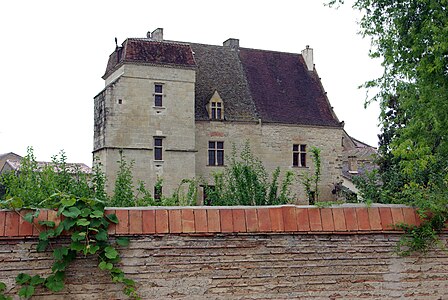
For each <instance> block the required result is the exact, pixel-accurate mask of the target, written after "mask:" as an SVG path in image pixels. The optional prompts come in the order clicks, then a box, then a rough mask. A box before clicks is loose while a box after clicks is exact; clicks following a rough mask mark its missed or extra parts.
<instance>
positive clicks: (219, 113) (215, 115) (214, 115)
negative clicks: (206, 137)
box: [207, 91, 224, 121]
mask: <svg viewBox="0 0 448 300" xmlns="http://www.w3.org/2000/svg"><path fill="white" fill-rule="evenodd" d="M207 111H208V116H209V118H210V120H213V121H217V120H224V102H223V101H222V99H221V97H220V96H219V94H218V91H215V93H214V94H213V96H212V97H211V98H210V101H209V102H208V105H207Z"/></svg>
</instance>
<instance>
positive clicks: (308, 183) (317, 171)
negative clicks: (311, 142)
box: [300, 147, 322, 205]
mask: <svg viewBox="0 0 448 300" xmlns="http://www.w3.org/2000/svg"><path fill="white" fill-rule="evenodd" d="M320 152H321V150H320V149H319V148H317V147H311V159H312V160H313V165H314V173H313V174H310V173H308V172H302V174H301V177H300V182H301V183H302V186H303V188H304V189H305V193H306V195H307V197H308V201H309V203H310V205H314V204H315V203H316V202H318V201H319V182H320V180H321V164H322V159H321V157H320Z"/></svg>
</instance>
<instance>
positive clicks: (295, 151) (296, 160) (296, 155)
mask: <svg viewBox="0 0 448 300" xmlns="http://www.w3.org/2000/svg"><path fill="white" fill-rule="evenodd" d="M292 166H293V167H298V168H306V144H293V145H292Z"/></svg>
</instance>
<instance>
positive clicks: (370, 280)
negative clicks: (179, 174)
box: [0, 205, 448, 299]
mask: <svg viewBox="0 0 448 300" xmlns="http://www.w3.org/2000/svg"><path fill="white" fill-rule="evenodd" d="M21 213H22V214H23V213H24V212H21ZM107 213H116V214H117V216H118V218H119V220H120V223H119V224H118V225H117V226H115V227H113V228H111V230H110V233H111V237H112V239H114V238H115V237H116V236H119V235H127V236H129V237H130V239H131V243H130V245H129V247H125V248H123V249H120V253H121V256H122V262H121V267H122V268H123V270H124V271H125V272H126V274H127V275H128V276H129V277H130V278H132V279H134V280H135V281H136V282H137V285H138V291H139V293H140V294H141V296H142V298H143V299H361V298H362V299H446V295H448V255H447V253H446V252H444V251H443V250H437V249H436V250H432V251H430V252H429V253H427V254H426V255H413V256H410V257H399V256H397V255H396V254H395V252H394V251H395V247H396V245H397V242H398V240H399V239H400V238H401V236H402V234H403V233H402V232H401V231H400V230H398V229H397V228H396V227H394V226H393V225H394V224H398V223H400V222H405V223H408V224H418V223H419V219H418V217H417V215H416V212H415V210H414V209H413V208H409V207H404V206H393V205H388V206H386V205H378V206H372V207H369V208H367V207H364V206H348V205H343V206H340V207H330V208H316V207H313V206H275V207H231V208H228V207H217V208H216V207H188V208H186V207H169V208H168V207H160V208H154V207H150V208H136V209H118V208H117V209H114V208H111V209H109V210H108V211H107ZM40 218H41V219H43V220H57V217H56V214H55V212H53V211H43V213H42V214H41V216H40ZM37 234H38V231H37V230H35V229H33V228H32V227H30V226H29V224H27V223H26V222H22V221H21V220H20V217H19V216H18V214H17V212H13V211H0V270H1V271H0V281H3V282H4V283H6V284H7V286H8V288H10V289H12V290H9V293H10V294H15V293H16V292H17V286H16V285H15V276H16V275H17V274H18V273H20V272H27V273H30V274H47V273H48V271H49V269H50V268H51V264H52V254H51V252H49V251H48V252H44V253H37V252H36V251H35V250H34V249H35V244H36V242H37V237H36V236H37ZM447 237H448V236H447V235H446V233H443V234H442V235H441V239H442V242H443V243H445V244H446V243H447V240H448V239H447ZM69 242H70V241H69V238H68V237H66V238H61V239H58V240H55V241H54V245H60V244H66V243H69ZM97 263H98V262H97V260H96V258H84V257H80V258H79V259H78V260H76V263H74V264H73V265H72V266H71V267H70V268H69V270H68V272H67V279H66V287H65V289H64V290H63V291H61V292H59V293H49V292H47V291H44V290H37V291H36V295H35V296H34V297H33V299H126V297H125V295H124V294H122V292H121V286H120V285H118V284H114V283H112V282H111V280H110V279H109V277H108V276H107V274H106V273H104V272H102V271H100V270H99V269H98V268H97V267H96V265H97Z"/></svg>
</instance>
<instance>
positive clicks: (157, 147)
mask: <svg viewBox="0 0 448 300" xmlns="http://www.w3.org/2000/svg"><path fill="white" fill-rule="evenodd" d="M162 149H163V148H162V138H154V159H155V160H162V158H163V157H162Z"/></svg>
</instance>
